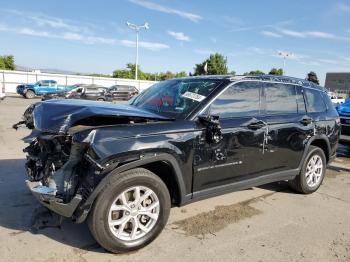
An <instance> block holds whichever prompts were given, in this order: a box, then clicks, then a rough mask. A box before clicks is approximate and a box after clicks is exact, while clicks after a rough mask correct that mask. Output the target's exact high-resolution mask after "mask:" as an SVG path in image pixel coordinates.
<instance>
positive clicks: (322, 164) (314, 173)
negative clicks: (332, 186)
mask: <svg viewBox="0 0 350 262" xmlns="http://www.w3.org/2000/svg"><path fill="white" fill-rule="evenodd" d="M325 173H326V156H325V154H324V152H323V150H322V149H321V148H319V147H316V146H310V148H309V151H308V153H307V156H306V158H305V161H304V163H303V166H302V169H301V171H300V174H299V175H298V176H296V177H295V178H294V179H293V180H290V181H288V182H289V185H290V187H291V188H292V189H294V190H295V191H297V192H300V193H303V194H310V193H313V192H315V191H317V189H318V188H319V187H320V186H321V184H322V181H323V179H324V176H325Z"/></svg>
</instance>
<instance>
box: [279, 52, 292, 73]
mask: <svg viewBox="0 0 350 262" xmlns="http://www.w3.org/2000/svg"><path fill="white" fill-rule="evenodd" d="M278 55H279V56H282V57H283V68H282V69H283V74H285V67H286V59H287V58H288V57H290V56H292V55H293V54H292V53H289V52H282V51H279V52H278Z"/></svg>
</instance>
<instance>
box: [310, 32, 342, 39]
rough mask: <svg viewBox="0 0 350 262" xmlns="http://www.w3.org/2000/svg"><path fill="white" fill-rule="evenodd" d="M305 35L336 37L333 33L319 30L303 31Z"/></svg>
mask: <svg viewBox="0 0 350 262" xmlns="http://www.w3.org/2000/svg"><path fill="white" fill-rule="evenodd" d="M304 34H305V35H306V36H310V37H316V38H336V36H335V35H333V34H331V33H327V32H320V31H309V32H304Z"/></svg>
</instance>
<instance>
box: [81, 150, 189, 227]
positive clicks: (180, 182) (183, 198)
mask: <svg viewBox="0 0 350 262" xmlns="http://www.w3.org/2000/svg"><path fill="white" fill-rule="evenodd" d="M158 161H165V162H167V163H168V164H170V166H171V167H172V168H173V170H174V174H175V179H176V182H177V186H178V190H179V193H180V196H179V197H180V203H179V205H182V204H183V203H185V202H187V201H188V200H189V199H190V198H191V196H192V195H191V194H189V195H186V187H185V181H184V179H183V174H182V171H181V168H180V166H179V164H178V162H177V160H176V158H175V157H174V156H172V155H171V154H167V153H161V154H156V153H155V154H153V155H148V156H145V157H142V158H140V159H139V160H135V161H132V162H129V163H126V164H124V165H121V166H120V167H117V168H115V169H114V170H112V171H111V172H109V173H108V174H107V175H106V176H105V177H104V178H103V179H102V180H101V181H100V183H99V184H98V185H97V187H96V188H95V189H94V191H93V192H92V193H91V195H90V196H89V197H88V198H87V200H86V201H85V202H84V203H83V204H82V205H81V206H80V207H79V208H78V210H77V211H76V212H75V213H76V216H75V221H76V222H77V223H82V222H83V221H84V220H85V219H86V217H87V215H88V213H89V211H90V209H91V207H92V204H93V203H94V201H95V199H96V197H97V196H98V195H99V193H100V192H101V191H102V189H103V188H104V187H105V186H106V185H107V184H108V183H109V182H110V180H111V179H112V177H114V176H116V175H118V174H120V173H122V172H125V171H127V170H130V169H133V168H137V167H141V166H143V165H146V164H150V163H154V162H158Z"/></svg>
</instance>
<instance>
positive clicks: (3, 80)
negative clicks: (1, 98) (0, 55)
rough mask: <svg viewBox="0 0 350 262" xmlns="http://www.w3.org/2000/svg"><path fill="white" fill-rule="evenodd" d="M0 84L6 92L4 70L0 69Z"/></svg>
mask: <svg viewBox="0 0 350 262" xmlns="http://www.w3.org/2000/svg"><path fill="white" fill-rule="evenodd" d="M2 86H3V88H4V90H5V93H6V86H5V71H2Z"/></svg>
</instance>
